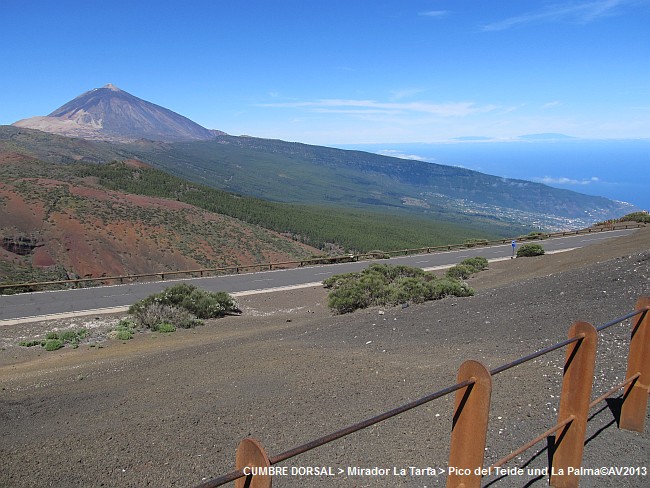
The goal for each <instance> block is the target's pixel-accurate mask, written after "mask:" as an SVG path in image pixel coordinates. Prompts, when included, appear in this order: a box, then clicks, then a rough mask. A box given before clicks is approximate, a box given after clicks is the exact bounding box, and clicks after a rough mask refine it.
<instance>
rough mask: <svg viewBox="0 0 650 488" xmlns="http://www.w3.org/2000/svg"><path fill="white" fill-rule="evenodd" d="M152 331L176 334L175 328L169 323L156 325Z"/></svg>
mask: <svg viewBox="0 0 650 488" xmlns="http://www.w3.org/2000/svg"><path fill="white" fill-rule="evenodd" d="M154 330H155V331H156V332H162V333H167V332H176V327H174V324H170V323H169V322H162V323H160V324H158V325H157V326H156V328H155V329H154Z"/></svg>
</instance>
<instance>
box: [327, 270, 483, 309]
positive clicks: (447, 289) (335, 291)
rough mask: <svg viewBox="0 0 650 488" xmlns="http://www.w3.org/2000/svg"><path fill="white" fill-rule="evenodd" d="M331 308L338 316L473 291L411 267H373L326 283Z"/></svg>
mask: <svg viewBox="0 0 650 488" xmlns="http://www.w3.org/2000/svg"><path fill="white" fill-rule="evenodd" d="M324 284H325V286H326V287H328V288H329V289H330V292H329V295H328V305H329V307H330V308H332V309H333V310H334V311H335V312H337V313H339V314H343V313H349V312H353V311H355V310H358V309H362V308H366V307H370V306H376V305H396V304H399V303H405V302H413V303H421V302H424V301H427V300H434V299H437V298H442V297H444V296H447V295H456V296H469V295H472V294H473V290H472V289H471V288H470V287H469V286H467V285H466V284H464V283H461V282H460V281H458V280H454V279H451V278H437V277H436V276H435V275H434V274H433V273H428V272H425V271H423V270H421V269H419V268H412V267H409V266H391V265H386V264H373V265H371V266H369V267H368V268H366V269H364V270H363V271H360V272H357V273H346V274H342V275H334V276H332V277H330V278H328V279H327V280H325V281H324Z"/></svg>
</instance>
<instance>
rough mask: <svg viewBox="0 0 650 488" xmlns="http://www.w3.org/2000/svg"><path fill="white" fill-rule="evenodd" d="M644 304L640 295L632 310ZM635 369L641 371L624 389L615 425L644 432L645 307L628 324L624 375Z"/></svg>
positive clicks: (649, 317)
mask: <svg viewBox="0 0 650 488" xmlns="http://www.w3.org/2000/svg"><path fill="white" fill-rule="evenodd" d="M648 306H650V297H641V298H639V299H638V300H637V302H636V310H640V309H642V308H645V307H648ZM636 373H641V376H639V378H637V380H636V381H634V382H632V383H631V384H630V385H629V386H628V387H627V388H626V389H625V394H624V395H623V405H622V406H621V419H620V422H619V426H620V428H621V429H625V430H632V431H635V432H644V430H645V416H646V410H647V408H648V392H649V391H650V311H648V310H646V311H645V312H642V313H641V314H639V315H637V316H636V321H635V323H634V325H633V326H632V336H631V338H630V351H629V353H628V356H627V373H626V374H625V379H628V378H629V377H630V376H633V375H635V374H636Z"/></svg>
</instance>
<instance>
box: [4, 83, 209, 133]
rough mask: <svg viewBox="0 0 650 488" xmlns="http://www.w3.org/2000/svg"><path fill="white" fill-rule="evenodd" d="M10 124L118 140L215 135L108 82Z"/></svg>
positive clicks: (185, 118)
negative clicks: (44, 113) (43, 113)
mask: <svg viewBox="0 0 650 488" xmlns="http://www.w3.org/2000/svg"><path fill="white" fill-rule="evenodd" d="M12 125H14V126H16V127H21V128H31V129H38V130H43V131H45V132H52V133H56V134H61V135H65V136H69V137H81V138H85V139H92V140H107V141H119V142H127V141H133V140H137V139H151V140H160V141H168V142H169V141H182V140H209V139H211V138H212V137H214V136H215V132H214V131H211V130H209V129H206V128H205V127H202V126H200V125H199V124H197V123H196V122H193V121H192V120H190V119H188V118H187V117H184V116H182V115H180V114H177V113H176V112H173V111H172V110H169V109H167V108H165V107H162V106H160V105H156V104H154V103H151V102H148V101H146V100H143V99H141V98H138V97H136V96H134V95H131V94H130V93H128V92H126V91H124V90H121V89H120V88H118V87H116V86H115V85H113V84H111V83H109V84H107V85H104V86H103V87H101V88H94V89H92V90H89V91H87V92H85V93H82V94H81V95H79V96H78V97H76V98H74V99H73V100H70V101H69V102H67V103H65V104H64V105H62V106H61V107H59V108H57V109H56V110H54V111H53V112H51V113H50V114H49V115H46V116H38V117H31V118H28V119H22V120H19V121H17V122H15V123H14V124H12ZM217 132H218V133H220V131H217Z"/></svg>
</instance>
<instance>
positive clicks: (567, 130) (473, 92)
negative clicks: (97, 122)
mask: <svg viewBox="0 0 650 488" xmlns="http://www.w3.org/2000/svg"><path fill="white" fill-rule="evenodd" d="M0 3H1V4H2V5H1V6H2V10H1V13H0V42H1V44H0V45H1V46H2V50H1V51H0V66H2V72H3V73H2V76H1V77H0V124H10V123H12V122H15V121H16V120H19V119H22V118H27V117H31V116H35V115H46V114H48V113H50V112H51V111H53V110H54V109H56V108H57V107H59V106H60V105H63V104H64V103H65V102H67V101H69V100H70V99H72V98H74V97H75V96H77V95H79V94H81V93H83V92H85V91H87V90H90V89H92V88H96V87H100V86H103V85H105V84H106V83H109V82H110V83H113V84H115V85H117V86H118V87H120V88H122V89H123V90H126V91H128V92H130V93H132V94H134V95H136V96H138V97H140V98H144V99H146V100H149V101H151V102H154V103H157V104H159V105H163V106H165V107H168V108H170V109H172V110H174V111H176V112H179V113H181V114H183V115H185V116H187V117H189V118H191V119H192V120H194V121H196V122H198V123H199V124H201V125H203V126H205V127H208V128H214V129H220V130H223V131H226V132H228V133H231V134H234V135H240V134H250V135H254V136H259V137H269V138H279V139H284V140H290V141H300V142H306V143H314V144H323V145H337V144H357V143H377V142H436V141H445V140H450V139H451V140H453V139H454V138H458V137H467V136H481V137H489V138H500V139H509V138H514V137H516V136H518V135H521V134H530V133H546V132H556V133H563V134H568V135H571V136H576V137H584V138H649V137H650V29H649V28H648V26H649V25H650V1H649V0H571V1H544V0H535V1H532V0H520V1H496V0H495V1H487V0H482V1H479V0H474V1H471V0H455V1H443V0H412V1H409V0H371V1H366V0H358V1H354V0H342V1H341V0H329V1H327V2H321V1H318V2H317V1H310V0H265V1H262V0H255V1H245V0H241V1H222V0H213V1H191V0H189V1H186V2H178V1H156V2H145V1H137V2H133V1H128V2H126V1H122V0H114V1H108V2H100V1H89V0H85V1H68V0H60V1H57V2H50V1H45V0H43V1H33V0H23V1H20V2H11V1H9V0H0Z"/></svg>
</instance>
